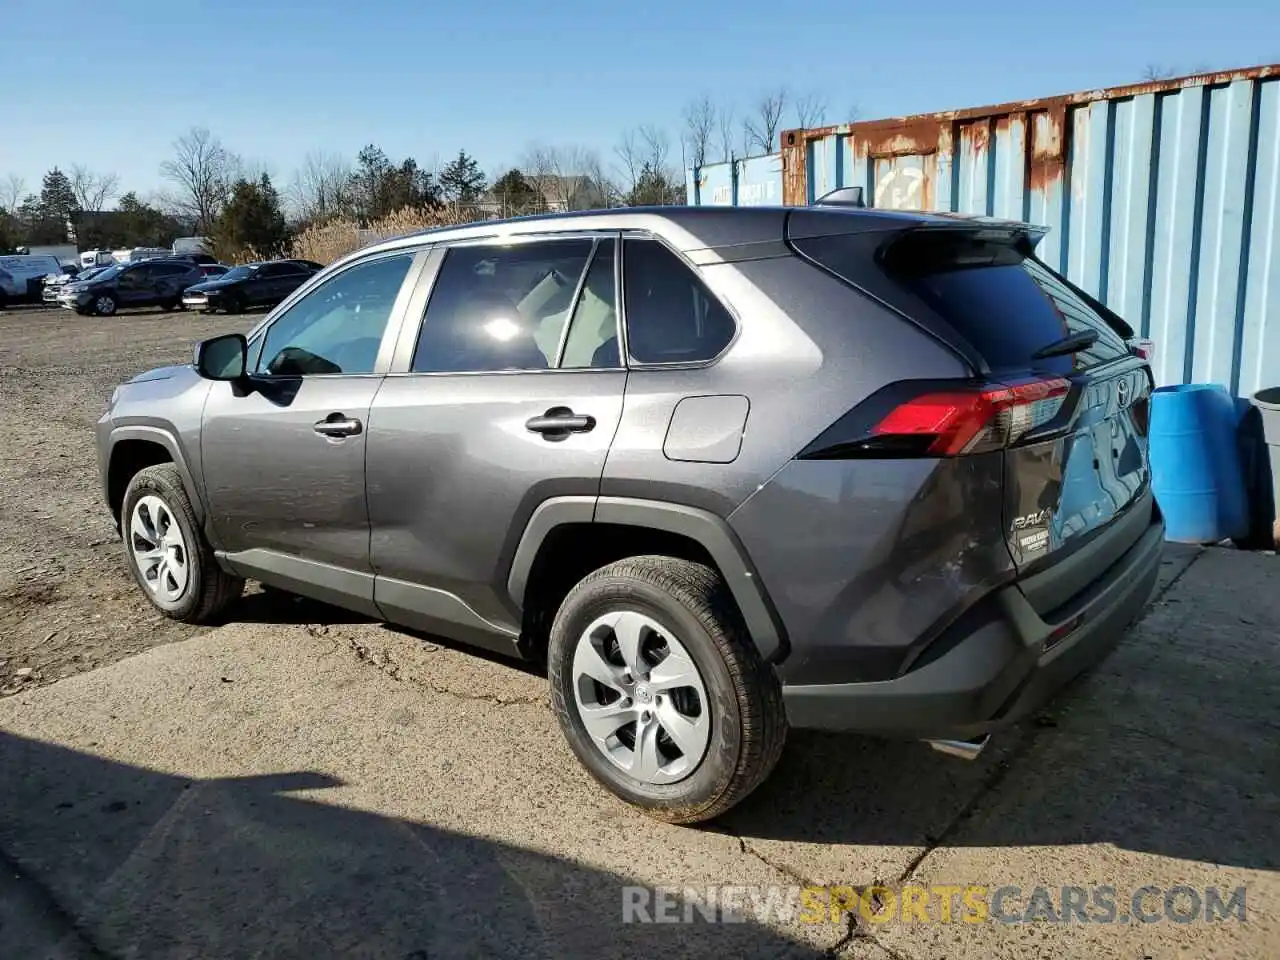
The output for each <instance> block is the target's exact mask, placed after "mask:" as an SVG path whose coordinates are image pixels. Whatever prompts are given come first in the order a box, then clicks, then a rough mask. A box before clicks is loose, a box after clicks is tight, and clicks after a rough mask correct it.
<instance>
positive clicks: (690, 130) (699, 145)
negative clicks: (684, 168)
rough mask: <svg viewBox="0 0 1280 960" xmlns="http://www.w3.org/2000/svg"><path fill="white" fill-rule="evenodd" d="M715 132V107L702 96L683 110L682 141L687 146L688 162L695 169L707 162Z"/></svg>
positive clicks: (708, 98) (707, 98)
mask: <svg viewBox="0 0 1280 960" xmlns="http://www.w3.org/2000/svg"><path fill="white" fill-rule="evenodd" d="M715 131H716V105H715V104H714V103H712V102H711V98H710V97H709V96H707V95H706V94H703V95H702V96H701V97H699V98H698V99H697V100H694V101H693V102H692V103H690V104H689V105H688V106H686V107H685V108H684V140H685V143H686V144H688V146H689V160H690V162H691V163H692V164H693V165H694V166H695V167H700V166H702V165H703V164H704V163H706V162H707V154H708V153H709V152H710V149H711V139H712V137H713V136H715Z"/></svg>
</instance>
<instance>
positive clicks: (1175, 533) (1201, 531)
mask: <svg viewBox="0 0 1280 960" xmlns="http://www.w3.org/2000/svg"><path fill="white" fill-rule="evenodd" d="M1237 420H1238V414H1237V413H1236V403H1235V400H1234V399H1233V398H1232V396H1231V394H1229V393H1228V392H1227V390H1226V388H1225V387H1223V386H1221V385H1219V384H1216V383H1191V384H1184V385H1181V386H1175V387H1160V388H1158V389H1157V390H1156V392H1155V394H1154V395H1153V396H1152V398H1151V431H1150V439H1151V488H1152V491H1153V492H1154V493H1155V497H1156V502H1157V503H1158V504H1159V505H1160V512H1161V513H1163V514H1164V522H1165V538H1166V539H1168V540H1174V541H1177V542H1178V543H1217V542H1218V541H1220V540H1228V539H1232V538H1237V537H1244V536H1245V535H1246V534H1247V533H1248V531H1249V500H1248V495H1247V492H1246V489H1245V482H1244V471H1243V470H1242V469H1241V465H1240V453H1239V447H1238V446H1237V444H1236V422H1237Z"/></svg>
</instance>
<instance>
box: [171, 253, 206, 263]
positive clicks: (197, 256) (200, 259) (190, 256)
mask: <svg viewBox="0 0 1280 960" xmlns="http://www.w3.org/2000/svg"><path fill="white" fill-rule="evenodd" d="M169 259H170V260H190V261H191V262H192V263H198V264H214V263H217V262H218V258H217V257H215V256H214V255H213V254H211V253H173V254H170V255H169Z"/></svg>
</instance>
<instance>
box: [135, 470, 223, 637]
mask: <svg viewBox="0 0 1280 960" xmlns="http://www.w3.org/2000/svg"><path fill="white" fill-rule="evenodd" d="M120 532H121V536H122V538H123V540H124V548H125V549H124V552H125V559H126V562H127V563H128V564H129V570H130V572H131V573H132V574H133V579H134V580H136V581H137V583H138V586H140V587H141V588H142V592H143V593H144V594H145V595H146V597H147V599H148V600H149V601H151V604H152V606H154V607H155V608H156V609H157V610H159V611H160V612H161V613H163V614H164V615H165V616H166V617H170V618H171V619H174V620H180V621H182V622H183V623H212V622H215V621H216V620H217V617H218V615H219V614H220V613H221V612H222V611H223V610H224V609H225V608H226V607H227V605H228V604H230V603H231V602H232V601H233V600H235V599H236V597H238V596H240V593H241V591H242V590H243V589H244V581H243V580H242V579H240V578H239V577H234V576H232V575H231V574H229V573H227V572H226V571H224V570H223V569H222V568H221V567H219V566H218V562H217V560H216V559H214V556H213V548H212V547H210V546H209V542H208V541H207V540H206V539H205V537H204V533H203V532H202V531H201V530H200V526H199V524H198V523H197V522H196V517H195V512H194V511H193V510H192V508H191V499H190V497H188V496H187V491H186V488H185V487H183V485H182V475H181V474H180V473H178V468H177V467H175V466H174V465H173V464H171V463H162V464H159V465H158V466H154V467H147V468H146V469H145V470H140V471H139V472H138V473H136V474H135V475H134V477H133V479H132V480H130V481H129V486H128V488H126V490H125V494H124V503H123V505H122V507H121V510H120Z"/></svg>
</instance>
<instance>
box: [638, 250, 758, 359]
mask: <svg viewBox="0 0 1280 960" xmlns="http://www.w3.org/2000/svg"><path fill="white" fill-rule="evenodd" d="M622 249H623V259H622V265H623V266H622V270H623V296H624V299H625V302H626V313H627V349H628V352H629V353H630V354H631V358H632V359H633V360H635V361H637V362H639V363H690V362H696V361H702V360H710V359H712V358H713V357H715V356H717V355H718V354H719V353H720V351H722V350H723V349H724V348H725V347H727V346H728V345H729V341H730V340H732V339H733V334H734V330H735V326H734V322H733V317H731V316H730V315H729V311H727V310H726V309H725V308H724V306H723V304H721V303H720V302H719V301H718V300H716V299H715V297H713V296H712V295H711V291H709V290H708V289H707V288H706V286H705V285H704V284H703V283H702V281H701V280H700V279H699V278H698V276H697V274H695V273H694V272H693V270H691V269H690V268H689V267H688V266H686V265H685V263H684V262H683V261H682V260H681V259H680V258H679V257H677V256H676V255H675V254H674V253H672V252H671V251H670V250H668V249H667V248H666V247H665V246H663V245H662V244H661V243H659V242H658V241H657V240H627V241H626V242H625V243H624V244H623V248H622Z"/></svg>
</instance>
